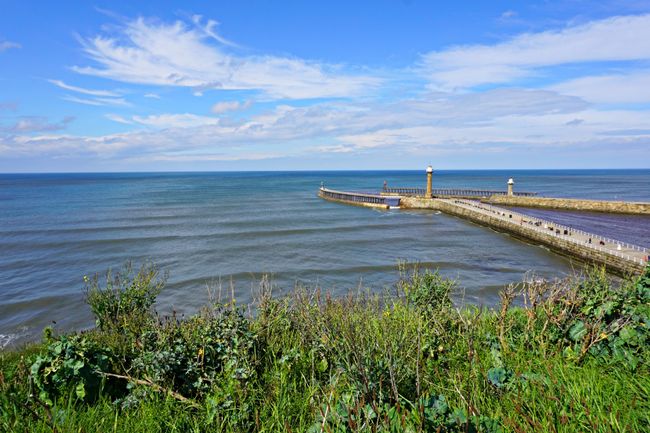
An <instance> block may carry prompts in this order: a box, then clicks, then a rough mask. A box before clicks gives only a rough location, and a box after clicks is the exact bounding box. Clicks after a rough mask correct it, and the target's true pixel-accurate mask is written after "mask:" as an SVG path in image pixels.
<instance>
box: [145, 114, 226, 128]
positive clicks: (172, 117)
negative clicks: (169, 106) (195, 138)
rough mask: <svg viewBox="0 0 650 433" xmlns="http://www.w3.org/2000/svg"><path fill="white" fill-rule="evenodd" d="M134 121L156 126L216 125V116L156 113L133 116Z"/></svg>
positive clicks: (187, 126)
mask: <svg viewBox="0 0 650 433" xmlns="http://www.w3.org/2000/svg"><path fill="white" fill-rule="evenodd" d="M132 119H133V121H134V122H136V123H139V124H141V125H146V126H152V127H155V128H190V127H194V126H202V125H216V124H217V123H219V119H217V118H216V117H209V116H199V115H196V114H190V113H183V114H156V115H150V116H133V117H132Z"/></svg>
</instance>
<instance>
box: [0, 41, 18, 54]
mask: <svg viewBox="0 0 650 433" xmlns="http://www.w3.org/2000/svg"><path fill="white" fill-rule="evenodd" d="M11 48H22V46H21V45H20V44H19V43H16V42H11V41H0V53H1V52H3V51H5V50H9V49H11Z"/></svg>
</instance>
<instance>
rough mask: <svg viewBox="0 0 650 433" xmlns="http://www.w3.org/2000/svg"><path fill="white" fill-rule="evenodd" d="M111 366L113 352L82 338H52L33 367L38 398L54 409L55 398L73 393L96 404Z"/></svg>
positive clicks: (33, 377) (75, 336)
mask: <svg viewBox="0 0 650 433" xmlns="http://www.w3.org/2000/svg"><path fill="white" fill-rule="evenodd" d="M109 365H110V352H109V351H108V350H106V349H104V348H102V347H98V346H97V345H95V344H93V343H92V342H91V341H90V340H88V339H86V338H84V337H83V336H80V335H73V336H70V337H66V336H61V337H60V338H58V339H52V340H51V341H50V344H49V345H48V346H47V348H46V350H45V353H43V354H42V355H40V356H38V358H36V361H35V362H34V363H33V364H32V367H31V378H32V381H33V383H34V386H35V387H36V388H37V389H38V391H39V393H38V396H39V398H40V399H41V401H43V402H44V403H46V404H48V405H50V406H52V404H53V401H54V399H55V398H56V397H58V396H60V395H64V394H66V393H68V392H71V391H73V390H74V395H75V396H76V397H77V398H78V399H79V400H82V401H93V400H95V399H96V398H97V396H98V395H99V392H100V388H101V384H102V382H103V379H104V376H103V374H102V373H105V372H107V371H108V369H109Z"/></svg>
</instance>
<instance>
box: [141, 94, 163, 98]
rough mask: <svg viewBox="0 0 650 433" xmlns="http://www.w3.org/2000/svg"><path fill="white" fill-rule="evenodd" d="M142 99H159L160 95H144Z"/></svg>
mask: <svg viewBox="0 0 650 433" xmlns="http://www.w3.org/2000/svg"><path fill="white" fill-rule="evenodd" d="M144 97H145V98H151V99H160V95H158V94H157V93H145V94H144Z"/></svg>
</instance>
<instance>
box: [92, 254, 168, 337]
mask: <svg viewBox="0 0 650 433" xmlns="http://www.w3.org/2000/svg"><path fill="white" fill-rule="evenodd" d="M105 280H106V286H105V287H101V285H100V283H99V276H98V275H95V276H94V277H93V278H88V277H86V276H84V283H85V287H84V290H85V292H86V303H87V304H88V305H89V306H90V309H91V310H92V312H93V314H94V315H95V318H96V324H97V327H98V328H99V329H101V330H104V331H105V330H110V329H113V330H120V331H121V330H123V329H124V330H131V331H134V332H138V331H140V330H141V328H142V326H143V325H144V324H146V323H147V322H148V321H150V319H151V318H152V311H151V307H152V306H153V304H154V303H155V301H156V297H157V296H158V294H160V292H161V290H162V289H163V287H164V286H165V282H166V280H167V276H166V275H163V276H161V275H160V273H159V271H158V268H157V267H156V266H155V265H152V264H145V265H142V267H140V269H139V270H138V271H137V272H136V273H135V274H134V272H133V268H132V267H131V265H130V264H127V265H125V267H124V269H123V270H122V272H118V273H116V274H113V273H112V272H111V270H110V269H109V270H108V272H106V278H105Z"/></svg>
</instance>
